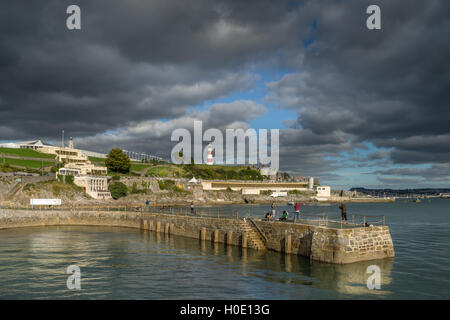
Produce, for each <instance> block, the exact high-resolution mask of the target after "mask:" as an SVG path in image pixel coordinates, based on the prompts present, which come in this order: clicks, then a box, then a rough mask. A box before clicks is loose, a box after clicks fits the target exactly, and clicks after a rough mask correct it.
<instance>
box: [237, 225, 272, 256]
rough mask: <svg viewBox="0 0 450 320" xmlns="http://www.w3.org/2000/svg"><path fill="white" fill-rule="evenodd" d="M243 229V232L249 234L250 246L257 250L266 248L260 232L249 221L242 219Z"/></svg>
mask: <svg viewBox="0 0 450 320" xmlns="http://www.w3.org/2000/svg"><path fill="white" fill-rule="evenodd" d="M241 230H242V232H243V233H245V234H246V235H247V241H248V243H249V245H250V247H252V248H254V249H257V250H265V249H266V246H265V244H264V241H263V240H262V239H261V237H260V236H259V234H258V232H257V231H255V230H254V229H253V228H252V227H251V226H249V225H248V223H247V222H244V221H242V223H241Z"/></svg>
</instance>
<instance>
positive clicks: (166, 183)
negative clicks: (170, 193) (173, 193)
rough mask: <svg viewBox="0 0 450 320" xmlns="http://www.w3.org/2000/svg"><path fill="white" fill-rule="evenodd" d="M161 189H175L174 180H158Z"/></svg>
mask: <svg viewBox="0 0 450 320" xmlns="http://www.w3.org/2000/svg"><path fill="white" fill-rule="evenodd" d="M158 185H159V189H161V190H169V189H171V188H172V189H173V187H174V186H175V182H173V180H158Z"/></svg>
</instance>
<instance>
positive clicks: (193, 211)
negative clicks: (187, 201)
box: [191, 202, 195, 214]
mask: <svg viewBox="0 0 450 320" xmlns="http://www.w3.org/2000/svg"><path fill="white" fill-rule="evenodd" d="M191 214H195V209H194V202H191Z"/></svg>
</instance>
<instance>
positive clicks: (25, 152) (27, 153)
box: [0, 148, 55, 159]
mask: <svg viewBox="0 0 450 320" xmlns="http://www.w3.org/2000/svg"><path fill="white" fill-rule="evenodd" d="M1 154H4V155H6V156H17V157H30V158H43V159H55V155H54V154H47V153H42V152H38V151H35V150H32V149H13V148H0V157H1V156H2V155H1Z"/></svg>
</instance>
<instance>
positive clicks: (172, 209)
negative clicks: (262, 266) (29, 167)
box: [0, 205, 386, 229]
mask: <svg viewBox="0 0 450 320" xmlns="http://www.w3.org/2000/svg"><path fill="white" fill-rule="evenodd" d="M0 208H1V209H15V210H36V211H39V210H45V211H49V210H52V211H60V210H83V211H110V212H139V213H142V214H145V213H163V214H172V215H180V216H196V217H211V218H222V219H244V218H246V219H264V218H263V217H262V214H261V216H258V215H254V214H253V212H252V211H251V210H246V211H238V210H237V209H234V208H231V210H224V209H223V208H221V207H199V208H196V207H194V208H193V209H191V208H190V207H189V206H172V205H171V206H160V207H146V206H131V205H124V206H34V208H33V207H32V206H31V205H18V206H1V207H0ZM347 219H348V220H347V221H342V220H341V216H340V215H333V216H331V217H330V216H329V215H327V214H325V213H323V214H315V215H311V214H301V215H300V217H299V218H298V219H296V218H295V216H294V215H293V214H290V215H289V217H288V219H287V220H286V221H280V220H279V219H277V218H275V219H274V220H273V221H276V222H281V223H298V224H308V225H316V226H323V227H330V228H340V229H347V228H359V227H369V226H380V225H386V219H385V216H384V215H359V214H347Z"/></svg>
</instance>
